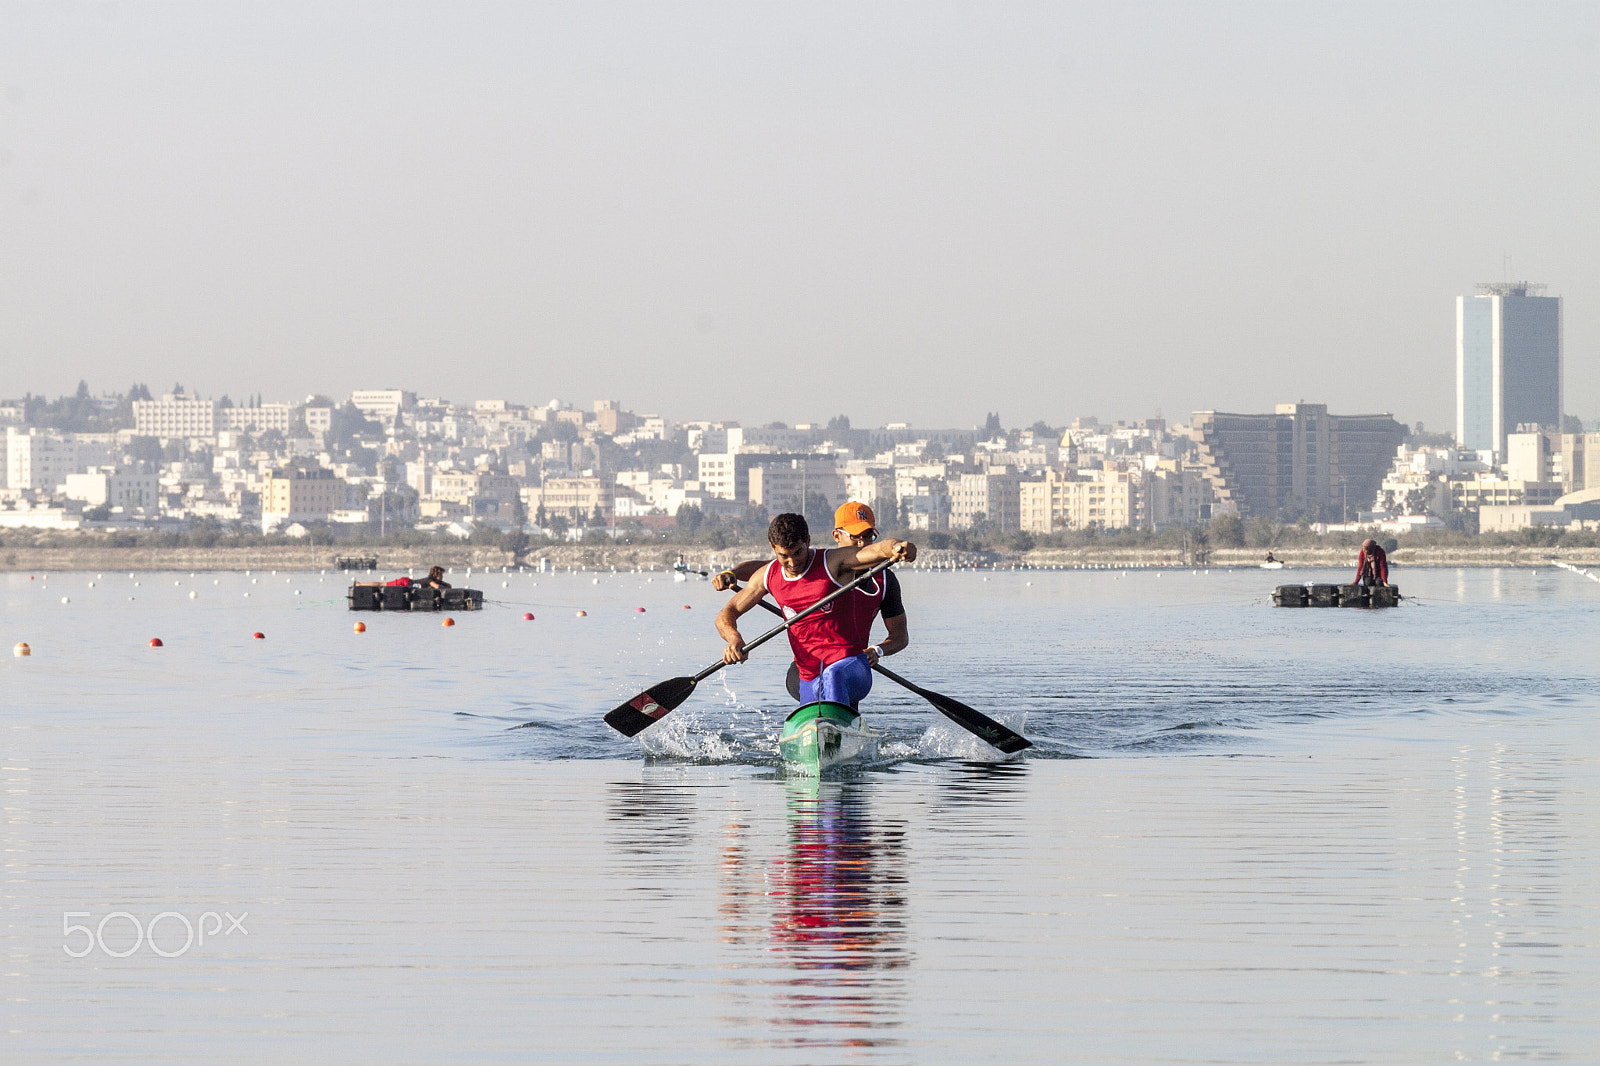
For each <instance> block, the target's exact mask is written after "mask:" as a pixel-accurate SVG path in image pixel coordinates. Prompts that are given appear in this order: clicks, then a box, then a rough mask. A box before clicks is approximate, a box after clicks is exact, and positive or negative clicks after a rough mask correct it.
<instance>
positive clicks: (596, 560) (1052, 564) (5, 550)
mask: <svg viewBox="0 0 1600 1066" xmlns="http://www.w3.org/2000/svg"><path fill="white" fill-rule="evenodd" d="M680 553H681V554H682V555H683V556H684V560H685V562H686V564H687V565H688V566H689V567H690V568H691V569H694V570H715V569H720V568H722V567H724V566H732V565H733V564H735V563H738V562H741V561H743V560H746V559H757V558H770V556H771V552H770V550H769V549H768V548H767V546H766V545H765V544H763V543H760V542H751V543H745V544H733V545H728V546H726V547H722V548H713V547H709V546H707V545H703V544H698V545H697V544H688V545H673V544H664V543H660V542H657V543H647V544H621V543H618V544H570V545H537V544H536V545H530V546H528V547H526V548H524V549H523V550H522V551H520V552H519V551H513V550H508V549H505V548H499V547H495V546H491V545H483V544H471V543H463V542H457V543H454V544H427V545H412V546H384V545H363V546H351V545H344V546H339V545H335V546H333V547H327V546H323V545H315V546H313V545H300V544H294V545H253V546H238V547H206V548H201V547H183V546H171V547H167V546H163V547H141V546H129V547H112V546H109V545H104V544H95V545H91V544H83V545H74V546H70V547H69V546H51V547H27V546H21V545H17V546H5V547H0V571H9V572H14V573H15V572H22V573H39V572H51V571H86V570H123V571H140V570H145V571H154V570H169V571H179V570H186V571H199V570H240V571H242V570H328V571H337V570H338V568H339V561H340V560H341V559H348V558H353V557H354V558H367V559H376V560H377V569H378V570H379V571H381V572H404V571H406V570H419V569H426V568H427V567H429V566H444V567H448V568H450V569H452V570H463V569H466V568H468V567H471V568H472V569H474V570H499V569H500V568H502V567H507V568H511V569H515V568H517V567H526V568H528V569H536V568H538V567H539V566H540V565H541V560H542V561H543V565H544V566H546V567H548V568H550V569H554V570H567V569H575V570H609V569H612V568H616V569H618V570H633V569H641V570H655V571H658V572H659V571H663V570H667V569H670V568H671V567H672V565H673V563H674V561H675V560H676V559H677V557H678V555H679V554H680ZM1272 554H1273V556H1274V558H1275V559H1277V560H1279V561H1281V562H1282V563H1283V564H1284V569H1283V570H1282V571H1278V570H1269V571H1264V573H1266V574H1270V573H1284V574H1285V575H1287V574H1288V573H1289V572H1291V571H1294V570H1308V569H1317V570H1326V569H1336V570H1337V569H1349V570H1350V572H1351V573H1352V574H1354V573H1355V559H1356V550H1355V548H1354V547H1352V546H1348V545H1317V546H1310V545H1294V546H1289V547H1283V548H1275V549H1273V552H1272ZM1265 558H1266V550H1265V549H1262V548H1215V547H1213V548H1203V547H1195V546H1192V545H1191V546H1187V547H1186V546H1182V545H1178V546H1131V545H1130V546H1122V545H1115V544H1100V545H1094V546H1085V547H1073V548H1034V549H1032V550H1030V551H989V550H956V549H950V548H946V549H929V548H924V549H923V550H922V551H921V553H920V555H919V557H918V562H917V563H916V564H914V566H913V568H940V569H948V568H957V569H968V568H982V569H1011V568H1032V569H1080V568H1081V569H1107V568H1119V569H1133V568H1146V567H1151V568H1155V567H1161V568H1173V569H1255V568H1258V567H1259V566H1260V565H1261V563H1262V562H1263V561H1264V559H1265ZM1389 562H1390V565H1391V566H1392V567H1394V568H1395V569H1397V570H1403V569H1406V568H1408V567H1445V568H1451V567H1497V566H1498V567H1508V566H1509V567H1538V566H1549V565H1553V564H1555V563H1557V562H1561V563H1567V564H1569V565H1573V566H1597V565H1600V546H1587V545H1559V546H1544V545H1514V544H1494V545H1490V544H1477V545H1419V546H1416V547H1409V546H1404V545H1402V546H1399V547H1396V548H1394V549H1392V550H1391V551H1390V553H1389ZM1285 580H1286V581H1288V580H1289V579H1288V578H1287V577H1286V578H1285Z"/></svg>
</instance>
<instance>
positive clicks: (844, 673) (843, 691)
mask: <svg viewBox="0 0 1600 1066" xmlns="http://www.w3.org/2000/svg"><path fill="white" fill-rule="evenodd" d="M871 691H872V667H871V666H869V665H868V664H867V656H866V653H864V652H863V653H862V654H860V655H852V656H851V657H850V658H848V659H840V660H839V661H838V662H836V663H829V664H828V665H827V666H825V667H823V668H822V673H820V674H818V675H817V676H816V677H814V678H812V679H811V680H810V681H807V680H806V679H805V678H803V677H802V678H801V679H800V702H801V703H815V702H816V701H817V700H827V701H828V702H830V703H842V704H844V705H845V706H846V707H854V706H855V705H856V704H857V703H859V702H861V699H862V697H864V696H865V695H866V694H867V693H869V692H871Z"/></svg>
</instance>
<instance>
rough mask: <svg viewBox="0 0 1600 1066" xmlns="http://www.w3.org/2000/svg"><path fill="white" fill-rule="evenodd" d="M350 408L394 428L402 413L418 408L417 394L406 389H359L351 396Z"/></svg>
mask: <svg viewBox="0 0 1600 1066" xmlns="http://www.w3.org/2000/svg"><path fill="white" fill-rule="evenodd" d="M350 406H352V407H354V408H355V409H356V410H358V411H360V412H361V413H362V414H363V415H365V416H366V417H368V418H375V419H377V420H378V421H379V422H382V423H384V424H385V425H389V426H392V425H394V424H395V422H396V421H398V420H399V418H400V412H402V411H409V410H411V409H412V408H414V407H416V406H417V394H416V393H414V392H406V391H405V390H404V389H359V390H357V391H355V392H352V393H351V394H350Z"/></svg>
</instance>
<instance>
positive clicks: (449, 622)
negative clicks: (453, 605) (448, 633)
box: [439, 618, 456, 626]
mask: <svg viewBox="0 0 1600 1066" xmlns="http://www.w3.org/2000/svg"><path fill="white" fill-rule="evenodd" d="M439 624H440V625H442V626H453V625H455V624H456V620H455V619H454V618H446V619H445V620H444V621H443V622H440V623H439Z"/></svg>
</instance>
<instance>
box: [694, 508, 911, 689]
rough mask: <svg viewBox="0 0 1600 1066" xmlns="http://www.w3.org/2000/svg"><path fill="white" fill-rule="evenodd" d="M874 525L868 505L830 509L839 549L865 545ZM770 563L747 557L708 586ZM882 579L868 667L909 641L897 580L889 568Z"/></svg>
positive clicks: (721, 586) (719, 586)
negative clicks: (877, 634) (880, 634)
mask: <svg viewBox="0 0 1600 1066" xmlns="http://www.w3.org/2000/svg"><path fill="white" fill-rule="evenodd" d="M877 527H878V519H877V517H876V516H874V515H873V513H872V508H870V507H868V506H867V505H866V504H864V503H857V502H856V501H855V500H851V501H850V502H848V503H846V504H844V505H842V506H841V507H840V508H839V509H838V510H837V511H835V512H833V543H834V544H835V545H837V546H838V547H841V548H865V547H866V546H867V545H869V544H872V543H874V542H876V541H877V539H878V528H877ZM770 563H771V560H769V559H751V560H749V561H748V562H743V563H740V564H739V565H738V566H734V567H730V568H728V569H727V570H723V571H722V572H720V573H717V574H713V575H712V576H711V587H712V588H714V589H716V590H717V591H718V592H726V591H727V590H728V589H730V588H732V587H733V586H734V585H735V584H736V583H738V582H743V581H749V580H750V578H751V577H752V576H754V575H755V573H756V572H757V571H758V570H761V569H763V568H765V567H766V566H768V565H769V564H770ZM883 578H884V590H883V606H882V607H881V608H879V610H878V614H879V615H880V616H881V617H882V618H883V627H884V629H885V630H887V631H888V632H887V635H886V636H885V637H884V638H883V639H882V640H881V641H879V642H878V643H877V644H874V645H871V646H870V647H868V648H867V660H868V665H869V666H870V665H871V664H873V663H876V662H877V661H878V660H879V659H882V658H884V657H885V656H889V655H894V654H896V653H897V652H901V651H904V650H905V649H906V646H907V645H909V644H910V643H911V636H910V633H909V631H908V630H907V628H906V608H905V603H904V602H903V601H902V600H901V598H900V579H899V578H898V577H896V576H895V573H894V571H893V570H885V571H884V572H883ZM852 595H863V596H867V595H871V593H870V592H869V591H867V590H865V589H857V590H856V592H855V593H852ZM869 636H870V634H869Z"/></svg>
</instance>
